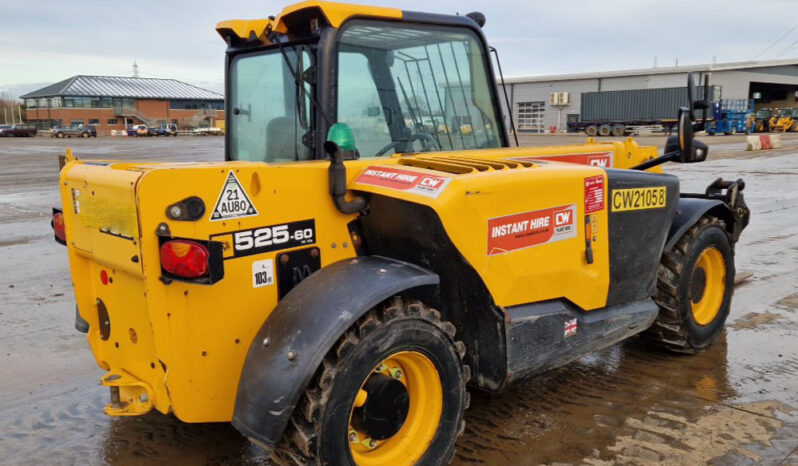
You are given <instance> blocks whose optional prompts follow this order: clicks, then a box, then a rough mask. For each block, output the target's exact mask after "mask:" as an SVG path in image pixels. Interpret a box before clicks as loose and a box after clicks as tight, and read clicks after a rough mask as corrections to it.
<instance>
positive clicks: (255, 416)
mask: <svg viewBox="0 0 798 466" xmlns="http://www.w3.org/2000/svg"><path fill="white" fill-rule="evenodd" d="M438 283H439V277H438V275H437V274H435V273H433V272H430V271H428V270H425V269H423V268H421V267H418V266H416V265H413V264H410V263H407V262H402V261H398V260H394V259H389V258H385V257H381V256H363V257H358V258H355V259H346V260H343V261H339V262H336V263H334V264H331V265H329V266H327V267H324V268H323V269H321V270H319V271H318V272H316V273H314V274H313V275H311V276H310V277H308V278H307V279H306V280H304V281H302V282H301V283H300V284H299V285H297V286H296V287H295V288H294V289H293V290H291V292H290V293H288V294H287V295H286V296H285V297H284V298H283V299H282V300H281V301H280V302H279V303H278V304H277V307H275V309H274V310H273V311H272V313H271V314H270V315H269V317H268V318H267V319H266V321H265V322H264V323H263V324H262V325H261V328H260V330H259V331H258V333H257V335H256V336H255V338H254V340H253V341H252V342H251V344H250V347H249V352H248V353H247V357H246V359H245V361H244V367H243V369H242V371H241V376H240V378H239V382H238V392H237V395H236V402H235V409H234V412H233V421H232V422H233V425H234V426H235V427H236V429H238V430H239V431H240V432H241V433H242V434H244V435H245V436H247V437H249V438H250V439H251V440H253V441H254V442H255V443H257V444H258V445H260V446H262V447H265V448H267V449H269V450H271V449H273V448H274V447H275V446H276V445H277V443H278V442H279V441H280V439H281V437H282V435H283V431H284V430H285V428H286V425H287V423H288V421H289V419H290V417H291V414H292V412H293V411H294V408H295V407H296V405H297V403H298V401H299V399H300V396H301V395H302V392H303V390H304V389H305V387H306V386H307V384H308V383H309V382H310V380H311V378H312V377H313V375H314V374H315V373H316V370H317V368H318V367H319V365H320V364H321V362H322V360H323V359H324V356H325V354H327V352H328V351H329V350H330V349H331V348H332V347H333V345H334V344H335V342H336V341H337V340H338V338H339V337H340V336H341V335H343V334H344V332H346V330H347V329H348V328H349V327H351V326H352V325H353V324H354V323H355V322H357V320H358V319H359V318H360V317H362V316H363V315H364V314H365V313H366V312H368V311H369V310H370V309H372V308H374V307H375V306H377V305H378V304H379V303H381V302H383V301H384V300H386V299H388V298H391V297H392V296H395V295H397V294H402V293H404V292H409V291H413V290H417V289H421V288H434V287H436V286H437V284H438Z"/></svg>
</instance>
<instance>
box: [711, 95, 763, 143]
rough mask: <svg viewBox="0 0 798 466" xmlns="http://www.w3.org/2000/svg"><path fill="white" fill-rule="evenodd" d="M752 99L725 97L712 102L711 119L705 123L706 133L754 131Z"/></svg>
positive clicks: (712, 134)
mask: <svg viewBox="0 0 798 466" xmlns="http://www.w3.org/2000/svg"><path fill="white" fill-rule="evenodd" d="M754 126H755V124H754V101H753V99H726V100H718V101H715V102H713V103H712V121H710V122H709V123H708V124H707V128H706V131H707V134H708V135H709V136H714V135H715V134H716V133H723V134H727V135H729V134H735V133H751V132H753V131H754Z"/></svg>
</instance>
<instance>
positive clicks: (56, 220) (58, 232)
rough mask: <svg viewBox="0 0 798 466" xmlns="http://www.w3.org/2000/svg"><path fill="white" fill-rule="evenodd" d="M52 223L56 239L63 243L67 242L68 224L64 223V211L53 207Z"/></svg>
mask: <svg viewBox="0 0 798 466" xmlns="http://www.w3.org/2000/svg"><path fill="white" fill-rule="evenodd" d="M50 224H51V225H52V226H53V234H54V235H55V240H56V241H58V242H59V243H61V244H66V225H65V224H64V213H63V212H61V211H60V210H57V209H53V220H52V222H51V223H50Z"/></svg>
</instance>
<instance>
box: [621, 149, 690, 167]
mask: <svg viewBox="0 0 798 466" xmlns="http://www.w3.org/2000/svg"><path fill="white" fill-rule="evenodd" d="M679 156H680V154H679V152H678V151H677V152H668V153H667V154H662V155H660V156H659V157H655V158H653V159H651V160H647V161H645V162H643V163H641V164H640V165H635V166H634V167H632V168H631V169H630V170H648V169H649V168H651V167H656V166H657V165H662V164H663V163H667V162H675V161H678V160H679Z"/></svg>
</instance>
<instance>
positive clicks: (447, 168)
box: [399, 156, 535, 175]
mask: <svg viewBox="0 0 798 466" xmlns="http://www.w3.org/2000/svg"><path fill="white" fill-rule="evenodd" d="M399 164H400V165H408V166H411V167H417V168H426V169H428V170H437V171H441V172H445V173H452V174H455V175H463V174H466V173H473V172H475V171H477V172H486V171H492V170H511V169H518V168H528V167H533V166H534V165H535V164H534V163H533V162H529V161H524V160H501V159H488V158H482V157H466V156H420V157H413V158H406V159H400V160H399Z"/></svg>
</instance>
